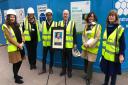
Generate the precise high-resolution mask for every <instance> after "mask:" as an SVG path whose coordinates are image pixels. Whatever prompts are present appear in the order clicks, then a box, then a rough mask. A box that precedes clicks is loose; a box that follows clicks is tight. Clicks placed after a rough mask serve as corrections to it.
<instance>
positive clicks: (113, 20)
mask: <svg viewBox="0 0 128 85" xmlns="http://www.w3.org/2000/svg"><path fill="white" fill-rule="evenodd" d="M124 51H125V37H124V28H123V27H122V26H121V25H120V23H119V18H118V15H117V12H116V11H115V10H111V11H110V12H109V14H108V17H107V19H106V29H105V32H104V34H103V41H102V59H101V62H100V67H101V70H102V72H103V73H104V74H105V80H104V84H102V85H116V78H117V75H118V74H121V63H123V61H124ZM110 78H111V82H110V84H109V80H110Z"/></svg>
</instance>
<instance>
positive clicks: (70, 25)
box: [59, 21, 75, 48]
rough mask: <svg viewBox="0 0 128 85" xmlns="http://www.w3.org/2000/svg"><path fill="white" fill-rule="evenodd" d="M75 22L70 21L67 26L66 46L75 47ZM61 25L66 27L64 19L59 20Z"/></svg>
mask: <svg viewBox="0 0 128 85" xmlns="http://www.w3.org/2000/svg"><path fill="white" fill-rule="evenodd" d="M74 24H75V23H74V22H73V21H69V23H68V25H67V28H66V43H65V45H66V46H65V47H66V48H73V28H74ZM59 26H61V27H64V21H60V22H59Z"/></svg>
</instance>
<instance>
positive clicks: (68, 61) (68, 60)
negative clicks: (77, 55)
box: [62, 48, 72, 72]
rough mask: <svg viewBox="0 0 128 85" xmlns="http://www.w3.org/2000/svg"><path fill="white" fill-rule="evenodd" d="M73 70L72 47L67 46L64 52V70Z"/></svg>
mask: <svg viewBox="0 0 128 85" xmlns="http://www.w3.org/2000/svg"><path fill="white" fill-rule="evenodd" d="M66 68H67V71H68V72H72V49H71V48H66V49H64V50H63V52H62V70H64V71H65V72H66Z"/></svg>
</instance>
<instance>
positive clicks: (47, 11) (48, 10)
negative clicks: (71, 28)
mask: <svg viewBox="0 0 128 85" xmlns="http://www.w3.org/2000/svg"><path fill="white" fill-rule="evenodd" d="M47 13H52V14H53V12H52V10H51V9H46V11H45V14H47Z"/></svg>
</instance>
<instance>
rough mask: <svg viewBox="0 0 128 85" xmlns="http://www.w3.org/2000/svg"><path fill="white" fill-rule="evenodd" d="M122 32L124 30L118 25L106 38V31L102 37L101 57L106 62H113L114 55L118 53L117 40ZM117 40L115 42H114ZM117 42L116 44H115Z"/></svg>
mask: <svg viewBox="0 0 128 85" xmlns="http://www.w3.org/2000/svg"><path fill="white" fill-rule="evenodd" d="M123 32H124V28H123V27H121V26H120V25H119V26H118V27H117V28H116V29H115V30H114V31H113V32H112V33H111V34H110V35H109V37H108V38H107V31H106V30H105V32H104V35H103V46H102V55H103V56H104V58H105V59H106V60H108V61H111V62H114V61H115V57H116V56H115V53H116V54H118V53H119V42H118V41H119V39H120V37H121V35H122V33H123ZM116 36H117V37H116ZM116 38H117V40H116ZM116 41H117V42H116Z"/></svg>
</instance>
